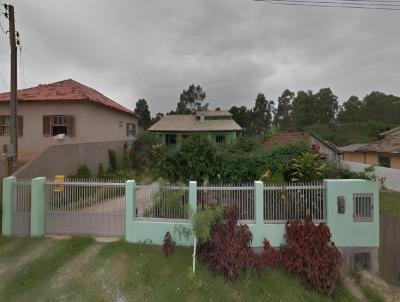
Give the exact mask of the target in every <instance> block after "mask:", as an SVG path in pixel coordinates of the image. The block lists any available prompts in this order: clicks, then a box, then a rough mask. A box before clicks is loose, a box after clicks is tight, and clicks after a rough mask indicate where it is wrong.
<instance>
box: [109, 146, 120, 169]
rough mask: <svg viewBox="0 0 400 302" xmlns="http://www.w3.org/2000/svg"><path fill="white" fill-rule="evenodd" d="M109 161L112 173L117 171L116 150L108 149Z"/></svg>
mask: <svg viewBox="0 0 400 302" xmlns="http://www.w3.org/2000/svg"><path fill="white" fill-rule="evenodd" d="M108 161H109V163H110V171H116V170H117V164H118V163H117V152H115V150H114V149H108Z"/></svg>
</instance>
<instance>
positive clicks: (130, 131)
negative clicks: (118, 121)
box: [126, 123, 136, 136]
mask: <svg viewBox="0 0 400 302" xmlns="http://www.w3.org/2000/svg"><path fill="white" fill-rule="evenodd" d="M135 135H136V124H134V123H126V136H135Z"/></svg>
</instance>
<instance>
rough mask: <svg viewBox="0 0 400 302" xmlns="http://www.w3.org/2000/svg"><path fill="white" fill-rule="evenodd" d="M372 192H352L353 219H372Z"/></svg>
mask: <svg viewBox="0 0 400 302" xmlns="http://www.w3.org/2000/svg"><path fill="white" fill-rule="evenodd" d="M373 197H374V196H373V194H372V193H355V194H353V206H354V210H353V220H354V221H372V220H373V209H374V205H373Z"/></svg>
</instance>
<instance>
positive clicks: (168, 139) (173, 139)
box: [165, 134, 176, 145]
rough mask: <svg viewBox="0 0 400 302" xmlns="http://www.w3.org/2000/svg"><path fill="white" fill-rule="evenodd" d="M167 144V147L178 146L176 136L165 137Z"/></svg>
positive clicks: (168, 135)
mask: <svg viewBox="0 0 400 302" xmlns="http://www.w3.org/2000/svg"><path fill="white" fill-rule="evenodd" d="M165 144H166V145H176V135H175V134H167V135H165Z"/></svg>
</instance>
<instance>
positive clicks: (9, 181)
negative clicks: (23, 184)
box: [2, 176, 17, 236]
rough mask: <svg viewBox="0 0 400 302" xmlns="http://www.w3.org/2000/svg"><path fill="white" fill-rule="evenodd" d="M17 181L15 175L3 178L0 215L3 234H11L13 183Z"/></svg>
mask: <svg viewBox="0 0 400 302" xmlns="http://www.w3.org/2000/svg"><path fill="white" fill-rule="evenodd" d="M16 181H17V179H16V178H15V176H10V177H7V178H4V179H3V217H2V234H3V236H11V235H12V216H13V212H12V199H13V184H14V183H15V182H16Z"/></svg>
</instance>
